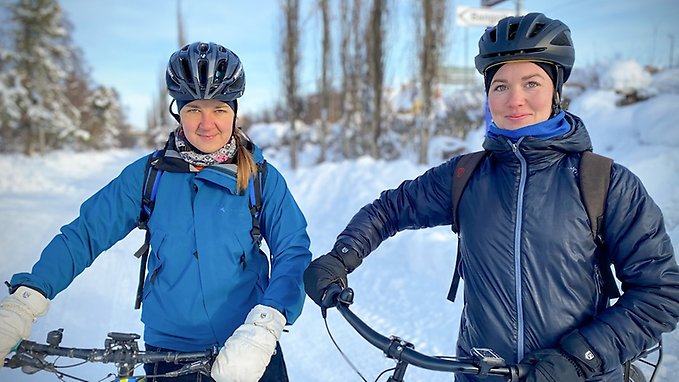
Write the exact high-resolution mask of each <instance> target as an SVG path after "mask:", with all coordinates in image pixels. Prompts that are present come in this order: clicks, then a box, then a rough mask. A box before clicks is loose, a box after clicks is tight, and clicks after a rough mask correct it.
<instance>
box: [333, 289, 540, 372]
mask: <svg viewBox="0 0 679 382" xmlns="http://www.w3.org/2000/svg"><path fill="white" fill-rule="evenodd" d="M353 293H354V292H353V290H352V289H351V288H345V289H343V290H342V291H341V292H339V295H338V297H337V304H336V306H335V307H336V308H337V310H338V311H339V312H340V314H341V315H342V316H343V317H344V319H345V320H346V321H347V322H348V323H349V325H351V326H352V327H353V328H354V329H355V330H356V331H357V332H358V333H359V334H360V335H361V337H363V338H364V339H365V340H366V341H368V342H369V343H370V344H372V345H373V346H375V347H376V348H378V349H380V350H382V352H384V354H385V355H386V356H387V357H388V358H392V359H394V360H397V361H401V362H404V363H406V364H410V365H413V366H417V367H420V368H423V369H428V370H435V371H447V372H455V373H465V374H477V375H480V376H487V375H494V376H504V377H507V378H508V380H509V381H519V380H521V379H522V378H524V377H525V376H526V374H527V372H528V366H526V365H522V364H517V365H506V364H505V361H504V359H502V358H501V357H500V356H499V355H497V354H496V353H495V352H494V351H492V350H491V349H485V348H473V349H472V357H469V358H459V357H455V358H453V357H446V358H443V357H434V356H429V355H426V354H423V353H420V352H418V351H416V350H415V349H414V346H413V345H412V344H410V343H408V342H406V341H404V340H402V339H401V338H398V337H394V336H392V337H391V338H389V337H386V336H384V335H382V334H380V333H378V332H377V331H375V330H373V329H372V328H371V327H370V326H368V324H366V323H365V322H363V320H361V319H360V318H359V317H358V316H356V314H354V313H353V312H352V311H351V309H349V305H351V304H352V303H353Z"/></svg>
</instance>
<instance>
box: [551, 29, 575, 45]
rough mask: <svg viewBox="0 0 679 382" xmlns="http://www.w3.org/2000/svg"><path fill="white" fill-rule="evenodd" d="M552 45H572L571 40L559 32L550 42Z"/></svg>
mask: <svg viewBox="0 0 679 382" xmlns="http://www.w3.org/2000/svg"><path fill="white" fill-rule="evenodd" d="M551 43H552V45H558V46H571V45H573V43H572V42H571V39H570V38H569V37H568V36H567V35H566V33H565V32H561V33H559V34H558V35H556V37H554V39H553V40H552V41H551Z"/></svg>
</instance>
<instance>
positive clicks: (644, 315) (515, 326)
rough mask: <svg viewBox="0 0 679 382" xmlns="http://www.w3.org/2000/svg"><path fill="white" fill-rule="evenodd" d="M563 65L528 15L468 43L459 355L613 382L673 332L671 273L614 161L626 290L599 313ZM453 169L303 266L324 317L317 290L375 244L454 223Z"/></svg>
mask: <svg viewBox="0 0 679 382" xmlns="http://www.w3.org/2000/svg"><path fill="white" fill-rule="evenodd" d="M574 59H575V55H574V49H573V44H572V40H571V37H570V30H569V29H568V27H567V26H566V25H564V24H563V23H561V22H560V21H558V20H552V19H549V18H547V17H546V16H545V15H543V14H539V13H531V14H528V15H525V16H523V17H509V18H505V19H503V20H501V21H500V22H499V23H498V24H497V25H496V26H495V27H493V28H489V29H488V30H487V31H486V32H485V33H484V34H483V36H482V37H481V39H480V41H479V55H478V56H477V57H476V68H477V69H478V71H479V72H480V73H481V74H483V76H484V78H485V88H486V93H487V95H488V104H489V109H490V113H491V116H492V123H491V124H490V126H489V129H488V133H487V134H486V138H485V141H484V143H483V147H484V149H485V151H486V155H485V157H484V159H483V161H482V162H481V164H480V165H479V166H478V167H477V169H476V171H475V172H474V173H473V174H472V175H471V178H470V180H469V182H468V183H467V186H466V191H465V192H464V194H463V195H462V198H461V200H460V202H459V206H458V209H457V211H458V216H459V232H460V234H459V235H460V241H459V243H460V244H459V245H460V248H459V250H460V256H461V272H462V275H463V276H464V297H465V298H464V307H463V314H462V318H461V322H460V332H459V337H458V342H457V353H458V355H459V356H469V354H470V353H469V352H470V349H471V348H472V347H488V348H493V349H495V350H496V351H497V352H498V353H499V354H500V355H501V356H502V357H503V358H504V359H505V360H506V361H507V362H508V363H519V362H522V363H524V364H526V365H528V366H529V369H530V372H529V374H528V376H527V378H526V380H527V381H540V382H543V381H544V382H555V381H564V382H565V381H568V382H577V381H616V382H618V381H621V380H622V374H623V373H622V367H621V365H622V364H623V363H624V362H626V361H628V360H630V359H632V358H634V357H635V356H637V355H639V354H640V353H641V352H642V351H643V350H644V349H646V348H649V347H650V346H651V345H653V344H654V343H656V342H657V341H658V340H659V339H660V336H661V334H662V333H663V332H669V331H671V330H673V329H675V327H676V325H677V321H678V320H679V267H677V263H676V260H675V257H674V251H673V247H672V244H671V243H670V239H669V236H668V235H667V233H666V231H665V226H664V223H663V217H662V213H661V211H660V210H659V208H658V207H657V205H656V204H655V203H654V202H653V200H652V199H651V197H650V196H649V195H648V194H647V192H646V191H645V189H644V187H643V185H642V184H641V182H640V181H639V179H638V178H637V177H636V176H634V175H633V174H632V173H631V172H630V171H629V170H628V169H626V168H625V167H623V166H621V165H619V164H614V165H613V168H612V170H611V174H610V187H609V189H608V197H607V201H606V205H605V215H604V221H605V238H606V251H607V252H606V256H607V258H608V260H609V261H610V263H611V264H613V265H614V266H615V271H616V275H617V277H618V279H619V281H620V282H621V284H622V289H623V292H624V293H623V294H622V296H621V297H620V298H619V299H618V300H617V301H616V302H615V303H614V304H613V305H611V304H609V301H608V299H607V295H605V294H604V292H603V290H602V282H601V269H599V262H598V260H599V256H597V245H596V244H595V241H594V239H593V235H592V231H591V229H590V224H589V222H588V217H587V216H588V215H587V212H586V210H585V207H584V206H583V202H582V199H581V197H580V189H579V186H578V168H579V162H580V159H581V155H582V153H583V152H586V151H591V150H592V146H591V141H590V138H589V135H588V134H587V130H586V129H585V126H584V124H583V122H582V121H581V120H580V119H579V118H578V117H577V116H575V115H573V114H570V113H568V112H565V111H564V110H562V109H561V105H560V99H561V90H562V85H563V83H564V82H565V81H566V80H567V79H568V77H569V75H570V72H571V68H572V66H573V63H574ZM459 159H460V157H455V158H452V159H451V160H449V161H448V162H446V163H443V164H442V165H439V166H437V167H434V168H432V169H430V170H429V171H427V172H425V173H424V174H423V175H421V176H419V177H417V178H416V179H414V180H408V181H405V182H403V183H402V184H401V185H400V186H399V187H398V188H397V189H393V190H387V191H385V192H383V193H382V194H381V196H380V197H379V199H377V200H375V201H374V202H372V203H370V204H368V205H366V206H365V207H363V208H362V209H361V210H360V211H359V212H358V213H357V214H356V215H355V216H354V217H353V218H352V220H351V221H350V223H349V225H348V226H347V227H346V228H345V230H344V231H343V232H342V233H341V234H340V235H339V236H338V238H337V241H336V243H335V245H334V247H333V249H332V250H331V251H330V253H328V254H326V255H323V256H320V257H319V258H317V259H315V260H314V261H313V262H312V263H311V265H310V266H309V268H307V271H306V272H305V276H304V278H305V288H306V292H307V294H308V295H309V296H310V297H311V298H312V299H313V300H314V301H315V302H316V303H317V304H319V305H320V306H321V307H330V306H332V305H333V297H334V296H333V295H332V293H330V294H328V293H326V292H327V291H328V290H329V289H328V286H329V285H331V284H333V283H339V284H342V285H343V286H346V283H347V274H348V273H350V272H351V271H353V270H354V269H355V268H356V267H358V266H359V265H360V264H361V262H362V261H363V259H364V258H365V257H366V256H367V255H368V254H369V253H370V252H372V251H373V250H375V248H377V246H378V245H380V243H381V242H382V241H384V240H386V239H387V238H389V237H390V236H392V235H394V234H396V233H397V232H399V231H401V230H404V229H419V228H425V227H433V226H439V225H449V224H452V223H453V213H452V196H451V194H452V189H453V185H454V183H455V181H456V179H455V178H454V176H453V172H454V171H455V170H454V169H455V168H456V164H457V163H458V161H459ZM330 290H331V291H333V290H334V289H330ZM456 380H458V381H476V380H480V379H479V378H477V377H474V376H468V375H457V376H456ZM483 380H484V381H486V380H487V381H491V380H495V381H498V380H500V378H499V377H489V378H488V379H483Z"/></svg>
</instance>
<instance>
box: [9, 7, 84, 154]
mask: <svg viewBox="0 0 679 382" xmlns="http://www.w3.org/2000/svg"><path fill="white" fill-rule="evenodd" d="M9 13H10V21H11V23H12V25H13V26H14V32H13V33H14V39H13V41H12V42H11V44H12V48H13V51H14V54H13V55H10V56H9V61H8V62H6V64H5V65H7V66H6V68H5V69H7V71H6V72H5V75H6V76H5V77H7V74H8V73H9V77H10V78H4V80H6V81H8V82H9V83H11V84H12V85H13V86H12V89H15V88H16V89H15V90H11V91H12V92H14V93H15V95H16V96H17V97H16V98H14V99H13V100H12V101H10V102H12V103H13V104H14V106H15V107H16V112H17V114H18V121H17V120H14V121H11V122H10V126H12V125H13V126H14V128H15V129H18V131H17V133H18V134H17V135H18V136H19V137H20V138H21V139H22V141H23V146H24V152H25V153H26V154H29V155H30V154H32V153H33V152H34V151H36V149H37V150H38V151H40V152H44V151H45V150H46V149H47V147H50V148H54V147H59V146H60V145H61V144H63V142H65V141H66V140H67V138H68V137H70V136H73V135H76V133H77V132H78V130H79V127H78V126H79V125H80V123H79V117H80V112H79V111H78V109H77V108H76V107H74V106H73V104H71V102H70V100H68V98H67V97H65V94H66V91H67V88H66V79H67V78H68V73H69V72H70V71H71V70H72V69H73V58H74V54H73V49H72V44H71V40H70V34H69V33H70V25H69V24H68V21H67V20H66V19H65V17H64V15H63V13H62V10H61V7H60V6H59V4H58V2H57V1H55V0H17V1H16V2H14V3H12V4H10V5H9ZM15 81H16V82H15Z"/></svg>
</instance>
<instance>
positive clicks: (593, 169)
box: [579, 151, 620, 298]
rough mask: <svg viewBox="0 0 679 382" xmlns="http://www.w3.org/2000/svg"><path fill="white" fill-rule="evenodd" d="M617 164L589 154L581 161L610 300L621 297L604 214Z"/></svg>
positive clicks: (582, 191)
mask: <svg viewBox="0 0 679 382" xmlns="http://www.w3.org/2000/svg"><path fill="white" fill-rule="evenodd" d="M612 167H613V160H612V159H610V158H606V157H604V156H601V155H598V154H594V153H592V152H591V151H585V152H583V153H582V155H581V157H580V169H579V174H580V176H579V178H580V196H581V198H582V202H583V204H584V205H585V210H587V217H588V218H589V222H590V229H591V231H592V237H593V238H594V243H595V244H596V246H597V256H598V257H599V259H598V261H599V270H600V272H601V277H602V279H603V283H604V285H603V286H604V291H605V293H606V295H607V296H608V297H609V298H617V297H620V291H619V290H618V286H617V284H616V283H615V277H614V276H613V272H612V271H611V264H610V262H609V261H608V255H607V251H606V237H605V222H604V212H605V209H606V198H607V196H608V187H609V185H610V183H611V169H612Z"/></svg>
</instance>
